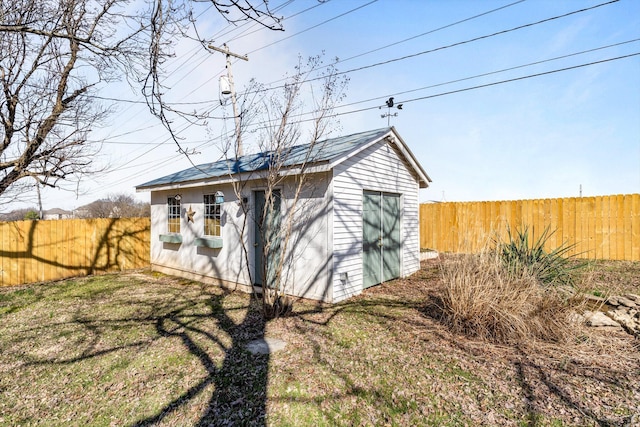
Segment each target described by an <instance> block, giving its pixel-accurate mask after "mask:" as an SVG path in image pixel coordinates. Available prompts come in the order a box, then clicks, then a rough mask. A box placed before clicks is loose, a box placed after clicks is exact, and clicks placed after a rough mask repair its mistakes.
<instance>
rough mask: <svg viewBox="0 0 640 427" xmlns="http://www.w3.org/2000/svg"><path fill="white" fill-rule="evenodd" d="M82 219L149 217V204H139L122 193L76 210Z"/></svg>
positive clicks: (111, 195)
mask: <svg viewBox="0 0 640 427" xmlns="http://www.w3.org/2000/svg"><path fill="white" fill-rule="evenodd" d="M77 212H78V216H80V217H82V218H134V217H148V216H150V215H151V207H150V204H149V203H145V202H139V201H137V200H135V199H134V198H133V197H132V196H130V195H128V194H124V193H120V194H110V195H109V197H107V198H105V199H98V200H95V201H93V202H91V203H89V204H88V205H86V206H83V207H81V208H78V209H77Z"/></svg>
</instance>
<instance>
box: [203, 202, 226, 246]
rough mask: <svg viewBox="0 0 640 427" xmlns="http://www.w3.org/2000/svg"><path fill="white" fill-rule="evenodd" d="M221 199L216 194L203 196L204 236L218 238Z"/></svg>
mask: <svg viewBox="0 0 640 427" xmlns="http://www.w3.org/2000/svg"><path fill="white" fill-rule="evenodd" d="M222 200H224V199H221V197H220V196H219V195H218V194H205V195H204V235H205V236H216V237H220V236H221V234H220V219H221V215H220V212H221V209H220V208H221V206H222Z"/></svg>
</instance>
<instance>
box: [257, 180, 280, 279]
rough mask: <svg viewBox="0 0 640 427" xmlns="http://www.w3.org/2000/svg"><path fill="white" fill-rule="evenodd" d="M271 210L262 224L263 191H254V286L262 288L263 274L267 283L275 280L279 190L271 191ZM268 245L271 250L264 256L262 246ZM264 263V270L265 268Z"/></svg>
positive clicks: (278, 225) (278, 245)
mask: <svg viewBox="0 0 640 427" xmlns="http://www.w3.org/2000/svg"><path fill="white" fill-rule="evenodd" d="M272 194H273V208H272V209H270V210H269V212H267V215H266V218H265V220H264V222H263V212H264V208H265V205H266V203H267V200H266V197H265V194H264V191H256V192H255V193H254V195H255V201H256V203H255V212H254V216H255V230H254V239H255V241H254V243H253V247H254V259H255V270H254V280H253V282H254V284H255V285H258V286H262V285H263V283H264V277H265V273H266V276H267V283H270V282H272V281H273V280H274V279H275V270H276V266H277V263H278V261H279V257H280V236H279V233H280V203H281V201H280V190H273V193H272ZM265 243H269V244H270V246H271V250H270V251H269V253H268V254H267V255H266V257H265V254H264V245H265ZM265 261H266V264H267V265H266V268H265V265H264V264H265Z"/></svg>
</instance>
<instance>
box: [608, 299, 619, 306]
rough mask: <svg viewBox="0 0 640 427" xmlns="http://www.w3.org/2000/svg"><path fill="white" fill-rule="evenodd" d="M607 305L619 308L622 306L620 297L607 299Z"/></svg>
mask: <svg viewBox="0 0 640 427" xmlns="http://www.w3.org/2000/svg"><path fill="white" fill-rule="evenodd" d="M607 304H609V305H611V306H613V307H617V306H619V305H620V302H619V301H618V297H617V296H611V297H609V298H607Z"/></svg>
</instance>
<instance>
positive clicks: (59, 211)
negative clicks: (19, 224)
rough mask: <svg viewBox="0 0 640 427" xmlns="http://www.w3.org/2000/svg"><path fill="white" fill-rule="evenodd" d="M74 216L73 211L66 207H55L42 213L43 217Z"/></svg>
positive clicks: (59, 217)
mask: <svg viewBox="0 0 640 427" xmlns="http://www.w3.org/2000/svg"><path fill="white" fill-rule="evenodd" d="M70 218H73V212H71V211H65V210H64V209H59V208H53V209H48V210H46V211H44V212H43V213H42V219H70Z"/></svg>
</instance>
